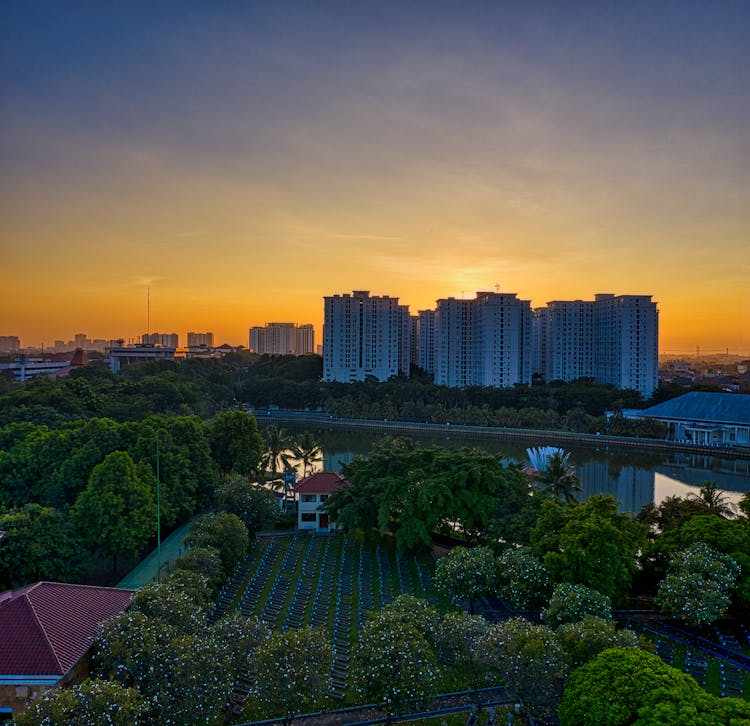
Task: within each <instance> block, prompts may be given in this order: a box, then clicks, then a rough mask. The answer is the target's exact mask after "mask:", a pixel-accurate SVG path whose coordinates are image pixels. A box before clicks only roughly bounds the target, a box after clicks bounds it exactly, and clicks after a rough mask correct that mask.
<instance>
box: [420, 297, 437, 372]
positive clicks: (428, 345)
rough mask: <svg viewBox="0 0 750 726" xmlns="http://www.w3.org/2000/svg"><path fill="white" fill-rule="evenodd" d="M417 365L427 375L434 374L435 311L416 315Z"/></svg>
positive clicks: (421, 311)
mask: <svg viewBox="0 0 750 726" xmlns="http://www.w3.org/2000/svg"><path fill="white" fill-rule="evenodd" d="M416 360H417V365H418V366H419V367H420V368H421V369H422V370H423V371H426V372H427V373H434V372H435V311H434V310H420V311H419V312H418V313H417V359H416Z"/></svg>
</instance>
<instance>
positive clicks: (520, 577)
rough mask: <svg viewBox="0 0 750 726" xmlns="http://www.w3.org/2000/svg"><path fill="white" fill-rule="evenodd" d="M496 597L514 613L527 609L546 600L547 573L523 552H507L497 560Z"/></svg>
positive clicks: (525, 551) (528, 553)
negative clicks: (514, 611)
mask: <svg viewBox="0 0 750 726" xmlns="http://www.w3.org/2000/svg"><path fill="white" fill-rule="evenodd" d="M497 573H498V574H497V590H496V592H497V594H498V595H499V596H500V597H501V598H502V599H503V600H505V602H507V603H508V604H509V605H510V606H511V607H512V608H514V609H515V610H529V609H531V608H533V607H538V606H539V605H540V604H541V603H542V602H544V601H546V599H547V597H548V594H549V587H550V581H549V574H548V573H547V570H546V568H545V567H544V565H542V564H540V562H539V560H537V559H536V557H534V555H532V554H531V552H529V550H527V549H508V550H505V552H503V553H502V555H500V557H499V558H498V561H497Z"/></svg>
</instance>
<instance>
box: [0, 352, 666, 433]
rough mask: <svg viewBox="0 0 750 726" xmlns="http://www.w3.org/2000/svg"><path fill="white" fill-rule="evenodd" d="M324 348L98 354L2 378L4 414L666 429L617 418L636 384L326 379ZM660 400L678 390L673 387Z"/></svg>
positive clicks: (630, 404) (635, 397)
mask: <svg viewBox="0 0 750 726" xmlns="http://www.w3.org/2000/svg"><path fill="white" fill-rule="evenodd" d="M321 377H322V359H321V358H320V357H319V356H315V355H308V356H300V357H295V356H257V355H254V354H251V353H239V354H233V355H229V356H225V357H224V358H221V359H212V360H203V359H193V360H184V361H159V362H152V363H143V364H136V365H132V366H129V367H127V368H125V369H123V371H122V372H121V373H120V374H118V375H115V374H112V373H111V372H110V371H109V370H108V369H107V368H106V367H105V366H104V365H103V364H102V363H94V364H91V365H89V366H86V367H84V368H81V369H78V370H76V371H74V372H72V373H71V374H70V375H69V376H68V377H67V378H64V379H60V380H55V381H51V380H36V381H31V382H29V383H27V384H14V383H12V382H10V381H7V380H4V381H0V424H3V423H6V424H7V423H10V422H17V423H18V422H23V421H29V422H32V423H36V424H42V423H43V424H47V425H50V426H57V425H59V424H61V423H63V422H66V421H72V420H75V419H80V418H97V417H107V418H110V419H113V420H115V421H128V420H141V419H143V418H145V417H148V416H151V415H154V414H158V415H169V416H174V415H188V414H197V415H198V416H201V417H202V418H206V417H210V416H212V415H214V414H215V413H216V412H218V411H221V410H223V409H225V408H227V407H228V406H230V405H233V404H236V403H243V404H246V405H249V406H255V407H260V408H262V407H268V406H278V407H280V408H290V409H308V410H313V411H314V410H319V411H325V412H326V413H329V414H333V415H337V416H342V417H358V418H360V417H363V418H374V419H384V418H387V419H389V420H409V421H430V422H434V423H445V422H448V421H450V422H452V423H465V424H479V425H488V426H504V427H514V428H539V429H564V430H569V431H576V432H583V433H595V432H597V431H599V432H602V433H605V432H608V433H612V434H616V435H624V436H633V435H635V436H656V437H658V436H662V435H663V433H664V431H663V428H662V427H661V425H660V424H657V423H654V422H650V421H631V420H629V419H625V418H623V417H622V416H614V417H612V418H610V420H609V421H608V420H606V419H605V417H604V413H605V411H614V412H618V411H620V410H622V409H623V408H638V407H641V406H643V405H644V401H642V399H641V397H640V395H639V394H638V393H637V392H635V391H625V390H618V389H615V388H612V387H611V386H606V385H599V384H594V383H592V382H591V381H589V380H580V381H574V382H572V383H563V382H561V381H556V382H552V383H549V384H546V385H533V386H527V385H517V386H514V387H513V388H502V389H501V388H484V387H471V388H466V389H458V388H448V387H446V386H436V385H434V384H433V383H432V382H431V381H430V380H429V378H427V377H425V376H415V377H412V378H403V377H402V378H394V379H392V380H390V381H387V382H384V383H378V382H375V381H363V382H356V383H324V382H322V381H321ZM656 395H657V396H658V399H656V398H655V399H654V400H661V399H663V398H666V397H671V396H673V395H678V392H677V391H674V390H671V389H669V390H668V389H664V390H660V391H659V392H657V394H656Z"/></svg>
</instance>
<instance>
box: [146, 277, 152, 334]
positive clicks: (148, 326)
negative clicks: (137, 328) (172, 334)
mask: <svg viewBox="0 0 750 726" xmlns="http://www.w3.org/2000/svg"><path fill="white" fill-rule="evenodd" d="M146 335H151V286H150V285H149V286H148V287H147V288H146Z"/></svg>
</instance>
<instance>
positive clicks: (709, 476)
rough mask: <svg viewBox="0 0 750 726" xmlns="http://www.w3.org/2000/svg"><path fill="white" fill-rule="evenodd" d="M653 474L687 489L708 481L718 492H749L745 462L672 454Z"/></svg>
mask: <svg viewBox="0 0 750 726" xmlns="http://www.w3.org/2000/svg"><path fill="white" fill-rule="evenodd" d="M656 471H658V472H659V473H660V474H664V475H665V476H668V477H669V478H670V479H675V480H676V481H678V482H681V483H682V484H689V485H691V486H696V487H700V486H703V484H704V483H705V482H707V481H710V482H713V483H714V484H716V486H717V487H718V488H719V489H721V490H722V491H733V492H747V491H750V461H748V460H747V459H717V458H714V457H713V456H706V455H704V454H683V453H676V454H673V455H672V456H670V457H669V459H668V460H667V461H664V462H663V463H662V464H660V465H659V466H657V467H656Z"/></svg>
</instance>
